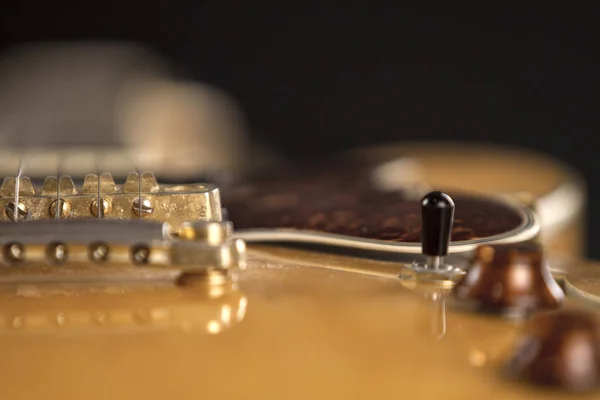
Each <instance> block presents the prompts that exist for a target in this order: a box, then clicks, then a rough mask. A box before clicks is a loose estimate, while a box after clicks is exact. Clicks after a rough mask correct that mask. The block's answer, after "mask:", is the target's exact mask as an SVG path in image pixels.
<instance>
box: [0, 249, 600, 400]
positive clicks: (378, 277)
mask: <svg viewBox="0 0 600 400" xmlns="http://www.w3.org/2000/svg"><path fill="white" fill-rule="evenodd" d="M582 268H585V267H584V266H582ZM589 268H590V269H589V270H587V272H586V271H585V270H584V271H583V274H584V275H585V276H586V279H585V281H586V282H587V283H585V285H584V284H582V283H581V282H580V281H578V276H577V274H576V273H574V275H573V284H574V285H575V286H578V288H579V289H582V290H583V291H588V292H589V294H590V295H593V296H600V290H599V289H598V288H599V287H600V285H599V284H600V280H599V279H598V277H599V276H598V273H597V270H594V271H593V272H592V269H591V268H598V266H597V265H592V266H589ZM398 272H399V265H398V264H397V263H389V262H383V261H372V260H371V261H369V260H364V259H355V258H350V257H344V256H333V255H324V254H315V253H311V252H308V253H307V252H304V251H300V250H289V249H287V250H286V249H281V248H279V249H270V248H264V247H260V248H259V247H257V248H255V249H254V250H252V251H251V252H250V257H249V260H248V269H247V270H246V271H244V273H243V274H241V275H240V277H239V281H238V284H237V285H225V286H223V287H221V290H216V289H215V288H214V287H213V288H212V289H209V288H208V287H204V286H197V287H186V286H181V287H176V286H164V287H163V286H153V287H147V286H138V287H136V286H125V287H119V286H114V287H109V288H108V289H93V288H92V287H88V288H87V289H85V290H82V289H81V288H80V289H73V288H68V287H65V288H62V289H54V291H52V290H47V291H45V290H44V289H43V287H35V286H32V285H21V286H20V287H18V288H17V287H15V286H6V287H3V288H2V291H1V294H0V296H1V297H2V309H1V313H0V324H1V325H0V326H1V328H0V329H1V335H0V351H1V352H2V355H3V362H2V363H1V367H0V373H1V374H2V382H3V385H2V394H3V395H4V397H6V398H23V399H34V398H42V397H49V396H50V397H52V398H62V399H80V398H86V399H106V398H137V399H161V398H177V399H197V398H231V399H234V398H261V399H281V398H289V399H306V398H315V399H330V398H342V397H343V398H399V397H401V398H445V399H463V398H481V397H484V396H485V398H489V399H505V398H511V399H526V400H534V399H554V398H556V399H564V398H567V395H566V394H565V393H564V392H562V391H560V390H558V391H552V390H548V389H544V388H538V387H535V386H530V385H527V384H524V383H522V382H518V381H513V380H510V379H507V378H506V377H505V376H504V374H503V364H504V363H505V362H506V359H507V358H508V357H509V356H510V354H511V352H513V351H514V347H515V346H516V343H517V339H518V337H519V335H521V333H522V331H523V329H524V326H525V325H526V324H525V323H521V322H514V321H510V320H506V319H502V318H500V317H496V316H487V315H480V314H476V313H470V312H462V311H457V310H456V309H454V308H453V307H452V306H451V305H450V304H445V303H444V301H442V300H440V299H437V300H436V299H435V298H431V297H427V296H425V295H423V294H422V293H419V292H415V291H412V290H411V289H409V288H405V287H403V286H402V285H401V283H400V282H399V280H398V279H397V274H398ZM580 273H581V272H580ZM590 282H595V285H590ZM588 301H591V300H588ZM593 301H595V299H594V300H593ZM564 307H567V308H568V307H578V308H588V307H591V308H592V309H595V310H596V311H595V312H596V313H597V309H598V308H597V305H591V306H587V305H585V304H584V303H583V302H581V301H579V300H575V299H569V300H568V301H567V303H566V305H565V306H564ZM597 396H598V394H597V393H590V394H584V395H581V394H578V395H577V396H575V398H579V399H588V398H589V399H592V398H597Z"/></svg>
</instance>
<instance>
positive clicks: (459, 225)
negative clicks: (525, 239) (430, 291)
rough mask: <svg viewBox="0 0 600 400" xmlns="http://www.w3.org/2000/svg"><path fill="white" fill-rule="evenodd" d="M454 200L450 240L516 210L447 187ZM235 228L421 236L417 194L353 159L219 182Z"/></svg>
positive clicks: (482, 233)
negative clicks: (384, 186) (373, 176)
mask: <svg viewBox="0 0 600 400" xmlns="http://www.w3.org/2000/svg"><path fill="white" fill-rule="evenodd" d="M449 194H450V195H451V196H452V197H453V199H454V201H455V204H456V211H455V218H454V226H453V229H452V240H453V241H462V240H470V239H476V238H482V237H488V236H492V235H497V234H501V233H504V232H507V231H509V230H512V229H514V228H516V227H517V226H519V225H520V224H521V217H520V215H519V213H518V212H516V211H515V210H514V209H512V208H510V207H509V206H507V205H505V204H503V203H500V202H497V201H493V200H491V199H488V198H482V197H474V196H467V195H461V194H455V193H452V192H450V193H449ZM222 198H223V204H224V206H225V207H226V208H227V210H228V213H229V218H230V219H231V220H232V221H233V222H234V224H235V227H236V229H250V228H295V229H303V230H313V231H321V232H329V233H336V234H342V235H349V236H356V237H364V238H371V239H382V240H390V241H396V242H419V241H420V240H421V210H420V204H419V199H415V198H411V197H409V196H408V195H407V192H402V191H400V192H383V191H379V190H377V189H375V187H374V185H373V184H372V182H371V181H370V178H369V174H368V169H366V168H364V166H357V165H353V164H352V163H348V164H344V165H340V164H332V165H322V166H318V167H314V166H312V167H306V166H302V167H298V168H297V169H295V170H284V171H272V172H271V173H268V174H263V175H262V176H256V177H253V178H247V179H245V180H241V181H238V182H236V183H235V184H232V185H227V186H225V187H222Z"/></svg>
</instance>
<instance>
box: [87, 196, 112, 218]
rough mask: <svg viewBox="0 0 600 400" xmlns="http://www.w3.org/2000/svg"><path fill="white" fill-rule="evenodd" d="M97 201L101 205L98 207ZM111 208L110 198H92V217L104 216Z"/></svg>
mask: <svg viewBox="0 0 600 400" xmlns="http://www.w3.org/2000/svg"><path fill="white" fill-rule="evenodd" d="M98 203H100V204H101V207H100V208H99V207H98ZM111 208H112V204H111V203H110V200H108V199H105V198H104V197H103V198H101V199H100V201H98V199H94V201H93V202H92V205H91V206H90V211H91V212H92V215H93V216H94V217H99V218H104V217H105V216H106V214H108V213H109V212H110V210H111Z"/></svg>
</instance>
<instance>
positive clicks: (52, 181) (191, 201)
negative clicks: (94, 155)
mask: <svg viewBox="0 0 600 400" xmlns="http://www.w3.org/2000/svg"><path fill="white" fill-rule="evenodd" d="M220 203H221V201H220V198H219V190H218V188H216V187H215V186H213V185H210V184H193V185H159V184H158V183H157V181H156V179H155V178H154V176H153V175H152V174H151V173H144V174H138V173H130V174H128V175H127V178H126V180H125V183H124V184H122V185H117V184H115V181H114V179H113V178H112V176H111V174H109V173H104V174H101V175H99V176H98V175H94V174H90V175H87V176H86V177H85V179H84V181H83V184H82V185H81V186H77V185H76V184H75V183H74V182H73V179H71V177H70V176H60V177H59V178H57V177H55V176H49V177H46V179H45V180H44V183H43V185H41V187H35V186H34V185H33V184H32V182H31V179H30V178H28V177H18V178H16V177H10V178H5V179H4V181H3V183H2V186H1V187H0V206H1V208H2V210H3V212H0V221H22V220H43V219H89V218H97V219H102V218H111V219H124V220H130V219H136V218H137V219H145V220H152V221H160V222H168V223H170V224H172V225H178V224H180V223H183V222H186V221H220V220H221V218H222V215H221V204H220Z"/></svg>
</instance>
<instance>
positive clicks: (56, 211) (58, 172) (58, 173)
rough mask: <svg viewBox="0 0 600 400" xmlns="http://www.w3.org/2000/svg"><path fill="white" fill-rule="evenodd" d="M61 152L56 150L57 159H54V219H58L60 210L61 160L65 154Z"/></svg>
mask: <svg viewBox="0 0 600 400" xmlns="http://www.w3.org/2000/svg"><path fill="white" fill-rule="evenodd" d="M61 153H62V152H60V151H59V152H58V159H57V160H56V205H55V207H54V219H60V214H61V211H62V210H61V207H60V206H61V204H60V179H61V178H62V169H63V166H62V162H63V158H64V157H65V156H66V155H64V154H61Z"/></svg>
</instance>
